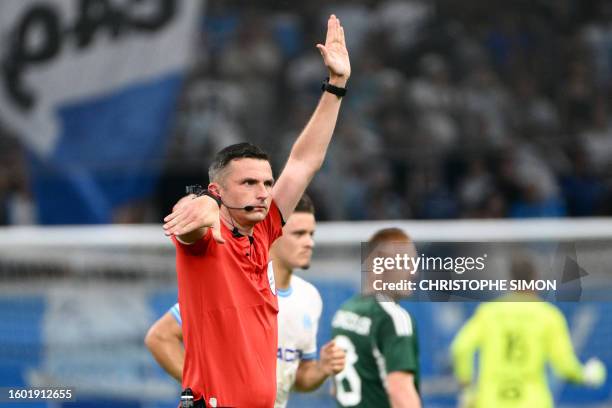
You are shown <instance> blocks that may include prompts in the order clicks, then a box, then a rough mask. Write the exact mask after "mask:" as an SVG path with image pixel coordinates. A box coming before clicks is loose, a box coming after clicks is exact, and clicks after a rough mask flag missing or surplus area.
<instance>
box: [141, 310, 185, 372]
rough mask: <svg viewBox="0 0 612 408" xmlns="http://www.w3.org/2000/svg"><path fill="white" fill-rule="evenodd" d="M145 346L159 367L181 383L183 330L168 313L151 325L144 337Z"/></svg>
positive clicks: (183, 351)
mask: <svg viewBox="0 0 612 408" xmlns="http://www.w3.org/2000/svg"><path fill="white" fill-rule="evenodd" d="M145 344H146V346H147V348H148V349H149V351H150V352H151V354H152V355H153V357H154V358H155V360H157V362H158V363H159V365H160V366H161V367H162V368H163V369H164V370H166V372H167V373H168V374H170V375H171V376H172V377H174V378H175V379H176V380H177V381H178V382H181V380H182V378H183V362H184V361H185V350H184V349H183V330H182V329H181V326H180V325H179V324H178V322H177V321H176V319H175V318H174V316H172V314H171V313H170V312H167V313H166V314H164V315H163V316H162V317H160V318H159V320H157V321H156V322H155V323H153V325H152V326H151V328H150V329H149V331H148V332H147V335H146V336H145Z"/></svg>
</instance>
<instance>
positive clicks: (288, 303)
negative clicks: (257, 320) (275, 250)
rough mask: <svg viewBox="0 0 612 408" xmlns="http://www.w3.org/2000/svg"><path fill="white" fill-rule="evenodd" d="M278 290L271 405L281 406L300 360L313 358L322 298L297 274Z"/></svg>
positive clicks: (287, 395) (278, 407)
mask: <svg viewBox="0 0 612 408" xmlns="http://www.w3.org/2000/svg"><path fill="white" fill-rule="evenodd" d="M277 293H278V352H277V360H276V361H277V363H276V402H275V404H274V407H275V408H284V407H285V406H286V405H287V400H288V399H289V392H290V391H291V387H293V383H294V382H295V374H296V372H297V369H298V366H299V365H300V361H302V360H313V359H316V358H317V329H318V327H319V318H320V317H321V310H322V308H323V302H322V300H321V295H319V291H318V290H317V289H316V288H315V287H314V286H313V285H312V284H310V283H308V282H306V281H305V280H304V279H302V278H300V277H299V276H295V275H294V276H292V277H291V283H290V285H289V288H288V289H286V290H282V289H277Z"/></svg>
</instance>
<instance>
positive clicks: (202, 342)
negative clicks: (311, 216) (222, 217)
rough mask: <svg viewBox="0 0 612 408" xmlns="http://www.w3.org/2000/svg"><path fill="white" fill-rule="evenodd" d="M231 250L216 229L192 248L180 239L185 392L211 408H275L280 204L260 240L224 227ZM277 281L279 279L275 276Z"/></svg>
mask: <svg viewBox="0 0 612 408" xmlns="http://www.w3.org/2000/svg"><path fill="white" fill-rule="evenodd" d="M221 233H222V235H223V238H224V239H225V243H224V244H219V243H217V242H216V241H215V240H214V239H213V237H212V231H211V230H210V229H209V230H208V232H207V233H206V235H205V236H204V237H203V238H202V239H201V240H199V241H197V242H195V243H193V244H192V245H184V244H181V243H180V242H178V241H177V240H176V239H175V238H174V237H173V241H174V244H175V246H176V270H177V276H178V298H179V304H180V308H181V318H182V320H183V341H184V343H185V365H184V367H183V388H186V387H189V388H191V389H192V390H193V393H194V397H195V399H196V400H197V399H199V398H201V397H203V398H204V401H205V402H206V406H207V407H209V406H213V407H214V406H217V407H240V408H242V407H248V408H260V407H261V408H270V407H273V406H274V399H275V397H276V347H277V342H278V335H277V323H276V315H277V313H278V303H277V299H276V290H275V289H274V275H273V273H272V268H269V269H268V250H269V249H270V245H272V243H273V242H274V240H276V238H278V237H279V236H281V234H282V217H281V214H280V211H279V209H278V207H277V206H276V204H275V203H274V202H272V204H271V205H270V210H269V212H268V215H267V216H266V218H265V219H264V220H263V221H261V222H259V223H258V224H256V225H255V228H254V230H253V236H252V239H249V237H246V236H240V237H234V236H233V235H232V232H231V231H230V230H229V229H228V228H227V227H226V226H225V225H224V224H223V223H221ZM269 274H271V276H269Z"/></svg>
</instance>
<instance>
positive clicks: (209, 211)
mask: <svg viewBox="0 0 612 408" xmlns="http://www.w3.org/2000/svg"><path fill="white" fill-rule="evenodd" d="M164 223H165V224H164V234H166V235H167V236H170V235H177V236H179V237H180V236H182V235H186V234H190V233H192V232H194V231H197V230H200V229H201V230H202V233H203V234H205V233H206V229H207V228H212V235H213V238H214V240H215V241H217V242H218V243H220V244H223V243H224V242H225V240H224V239H223V237H222V236H221V221H220V218H219V204H217V202H216V201H215V200H214V199H213V198H211V197H208V196H200V197H196V196H195V195H193V194H191V195H188V196H186V197H183V198H181V199H180V200H179V201H178V202H177V203H176V204H175V206H174V207H173V208H172V213H171V214H169V215H167V216H166V218H164Z"/></svg>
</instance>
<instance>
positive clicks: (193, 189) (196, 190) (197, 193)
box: [185, 184, 222, 208]
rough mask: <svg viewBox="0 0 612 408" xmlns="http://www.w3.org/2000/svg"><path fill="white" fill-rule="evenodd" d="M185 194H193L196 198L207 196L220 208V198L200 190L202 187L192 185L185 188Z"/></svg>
mask: <svg viewBox="0 0 612 408" xmlns="http://www.w3.org/2000/svg"><path fill="white" fill-rule="evenodd" d="M185 192H186V193H187V194H194V195H195V196H196V197H202V196H208V197H210V198H212V199H213V200H215V201H216V202H217V204H218V205H219V208H221V204H222V202H221V197H219V196H218V195H216V194H214V193H211V192H210V191H208V190H207V189H205V188H202V186H201V185H199V184H194V185H191V186H187V187H185Z"/></svg>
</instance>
